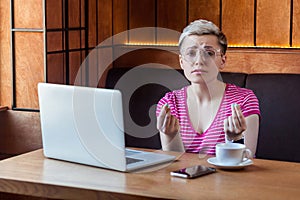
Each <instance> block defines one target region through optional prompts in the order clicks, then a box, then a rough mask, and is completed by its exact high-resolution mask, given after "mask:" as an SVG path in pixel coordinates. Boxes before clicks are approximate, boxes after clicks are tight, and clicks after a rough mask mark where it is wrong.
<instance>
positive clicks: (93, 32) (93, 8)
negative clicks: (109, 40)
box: [88, 0, 98, 47]
mask: <svg viewBox="0 0 300 200" xmlns="http://www.w3.org/2000/svg"><path fill="white" fill-rule="evenodd" d="M96 1H97V0H90V1H89V9H88V10H89V13H88V17H89V24H88V26H89V29H88V38H89V39H88V44H89V47H95V46H97V44H98V40H97V27H98V25H97V15H98V14H97V3H96Z"/></svg>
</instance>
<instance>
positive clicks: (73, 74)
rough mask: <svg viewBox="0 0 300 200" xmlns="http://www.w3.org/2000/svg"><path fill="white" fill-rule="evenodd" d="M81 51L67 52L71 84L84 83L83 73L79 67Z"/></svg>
mask: <svg viewBox="0 0 300 200" xmlns="http://www.w3.org/2000/svg"><path fill="white" fill-rule="evenodd" d="M82 54H83V52H80V51H75V52H70V53H69V59H70V60H69V63H70V65H69V74H70V77H69V82H70V84H71V85H73V84H74V83H75V80H76V85H77V84H84V82H83V81H84V80H85V73H84V72H83V71H82V70H81V69H80V66H81V63H82V61H83V59H82Z"/></svg>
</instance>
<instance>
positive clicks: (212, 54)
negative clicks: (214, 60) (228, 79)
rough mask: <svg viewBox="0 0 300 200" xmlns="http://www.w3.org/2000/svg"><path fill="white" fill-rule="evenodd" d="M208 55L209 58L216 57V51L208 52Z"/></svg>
mask: <svg viewBox="0 0 300 200" xmlns="http://www.w3.org/2000/svg"><path fill="white" fill-rule="evenodd" d="M206 53H207V54H208V55H209V56H211V57H213V56H215V52H214V51H206Z"/></svg>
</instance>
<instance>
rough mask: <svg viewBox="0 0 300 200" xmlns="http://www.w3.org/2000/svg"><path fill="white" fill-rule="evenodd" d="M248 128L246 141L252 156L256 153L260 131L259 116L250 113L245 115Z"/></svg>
mask: <svg viewBox="0 0 300 200" xmlns="http://www.w3.org/2000/svg"><path fill="white" fill-rule="evenodd" d="M245 120H246V124H247V129H246V130H245V131H244V142H245V145H246V147H247V148H248V149H250V150H251V152H252V156H254V155H255V153H256V147H257V139H258V131H259V116H258V115H256V114H254V115H249V116H248V117H245Z"/></svg>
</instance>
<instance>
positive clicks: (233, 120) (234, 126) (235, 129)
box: [224, 104, 247, 140]
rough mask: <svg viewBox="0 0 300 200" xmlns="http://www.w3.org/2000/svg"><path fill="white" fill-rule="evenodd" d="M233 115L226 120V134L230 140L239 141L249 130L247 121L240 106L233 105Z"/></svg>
mask: <svg viewBox="0 0 300 200" xmlns="http://www.w3.org/2000/svg"><path fill="white" fill-rule="evenodd" d="M231 113H232V115H231V116H229V117H228V118H227V119H225V120H224V132H225V134H226V135H227V139H228V140H239V139H241V138H242V137H243V134H242V133H243V132H244V131H245V130H246V129H247V125H246V120H245V117H244V115H243V113H242V110H241V108H240V106H239V105H238V104H232V105H231Z"/></svg>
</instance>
